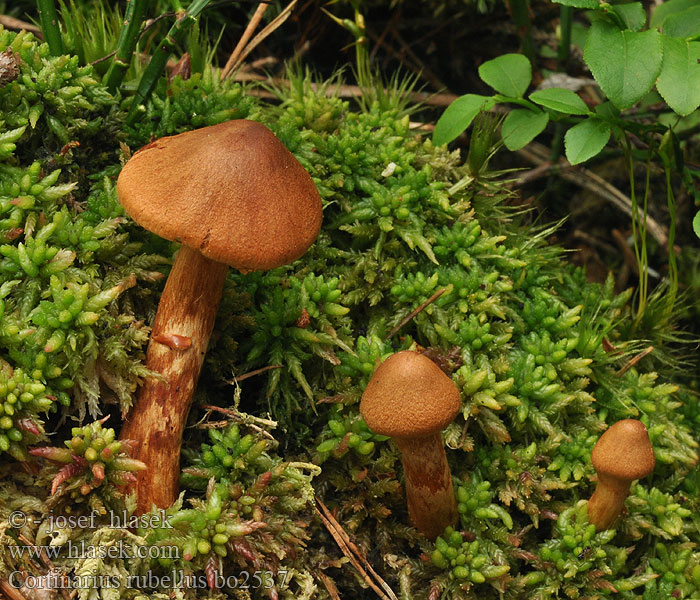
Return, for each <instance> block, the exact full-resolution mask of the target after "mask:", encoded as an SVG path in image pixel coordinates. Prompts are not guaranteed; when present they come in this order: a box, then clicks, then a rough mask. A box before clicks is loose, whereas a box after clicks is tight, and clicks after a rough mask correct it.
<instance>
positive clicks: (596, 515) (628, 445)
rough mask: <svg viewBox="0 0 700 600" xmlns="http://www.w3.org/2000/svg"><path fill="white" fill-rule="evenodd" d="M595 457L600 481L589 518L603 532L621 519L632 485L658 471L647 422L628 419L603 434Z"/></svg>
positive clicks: (593, 496) (594, 454)
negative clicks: (645, 425)
mask: <svg viewBox="0 0 700 600" xmlns="http://www.w3.org/2000/svg"><path fill="white" fill-rule="evenodd" d="M591 458H592V461H593V467H594V468H595V470H596V472H597V473H598V484H597V486H596V489H595V492H593V495H592V496H591V499H590V500H589V501H588V520H589V521H590V522H591V523H593V524H594V525H595V527H596V530H598V531H602V530H603V529H610V527H612V526H613V524H614V523H615V521H616V520H617V517H618V516H619V514H620V512H621V511H622V508H623V507H624V505H625V499H626V498H627V495H628V494H629V491H630V484H631V483H632V482H633V481H634V480H635V479H640V478H641V477H646V476H647V475H649V473H651V472H652V471H653V470H654V463H655V460H654V449H653V448H652V447H651V442H650V441H649V433H648V432H647V428H646V427H644V423H642V422H641V421H637V420H636V419H624V420H622V421H618V422H617V423H615V424H614V425H612V426H611V427H610V428H609V429H607V430H606V431H605V433H603V435H601V436H600V439H599V440H598V441H597V442H596V445H595V446H593V453H592V455H591Z"/></svg>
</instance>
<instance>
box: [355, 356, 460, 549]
mask: <svg viewBox="0 0 700 600" xmlns="http://www.w3.org/2000/svg"><path fill="white" fill-rule="evenodd" d="M461 405H462V404H461V400H460V394H459V390H458V389H457V386H455V384H454V383H453V382H452V380H451V379H450V378H449V377H448V376H447V375H445V373H443V371H442V370H441V369H440V367H438V366H437V365H436V364H435V363H434V362H433V361H432V360H430V359H429V358H427V357H426V356H423V355H422V354H418V353H417V352H411V351H408V350H404V351H402V352H397V353H396V354H392V355H391V356H390V357H389V358H387V359H386V360H385V361H384V362H383V363H382V364H381V365H379V367H377V370H376V371H375V372H374V375H372V378H371V379H370V381H369V383H368V384H367V387H366V388H365V392H364V394H363V395H362V401H361V403H360V412H361V414H362V417H363V418H364V420H365V422H366V423H367V425H368V426H369V428H370V429H372V431H374V432H375V433H378V434H380V435H388V436H390V437H391V438H393V440H394V442H395V443H396V445H397V446H398V448H399V450H400V451H401V462H402V464H403V469H404V477H405V480H406V500H407V502H408V514H409V517H410V518H411V521H412V522H413V524H414V525H415V527H416V528H417V529H418V530H419V531H420V532H421V533H423V534H424V535H425V536H426V537H428V538H429V539H435V538H436V537H437V536H439V535H440V534H442V533H443V531H444V530H445V527H447V526H448V525H454V524H455V522H456V521H457V502H456V499H455V493H454V489H453V487H452V476H451V474H450V469H449V466H448V464H447V457H446V456H445V449H444V447H443V444H442V435H441V434H440V432H441V431H442V430H443V429H444V428H445V427H446V426H447V425H448V424H449V423H450V422H451V421H452V420H453V419H454V418H455V416H456V415H457V413H458V412H459V409H460V407H461Z"/></svg>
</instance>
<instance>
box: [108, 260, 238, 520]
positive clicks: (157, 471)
mask: <svg viewBox="0 0 700 600" xmlns="http://www.w3.org/2000/svg"><path fill="white" fill-rule="evenodd" d="M227 270H228V266H227V265H225V264H223V263H219V262H215V261H212V260H210V259H208V258H205V257H203V256H202V255H201V254H200V253H199V252H197V251H196V250H192V249H190V248H188V247H186V246H182V247H181V248H180V251H179V252H178V254H177V258H176V260H175V264H174V265H173V268H172V271H171V272H170V276H169V277H168V281H167V283H166V284H165V289H164V290H163V295H162V296H161V299H160V304H159V305H158V313H157V314H156V318H155V321H154V323H153V331H152V334H151V337H152V338H156V339H167V338H169V337H172V336H179V337H181V338H189V339H190V340H191V344H190V345H189V347H186V348H178V347H177V345H172V344H164V343H159V342H156V341H154V340H153V339H152V340H151V342H150V344H149V345H148V350H147V354H146V366H147V367H148V368H149V369H151V370H153V371H155V372H157V373H160V375H161V377H160V378H155V377H153V378H149V379H147V380H146V381H145V382H144V384H143V385H142V386H141V388H139V392H138V396H137V400H136V404H135V405H134V407H133V408H132V409H131V411H130V412H129V415H128V417H127V419H126V421H125V423H124V426H123V427H122V430H121V434H120V438H121V439H132V440H135V441H136V444H135V453H134V454H133V456H134V458H137V459H139V460H142V461H143V462H144V463H146V465H147V467H148V468H147V470H146V471H142V472H140V473H138V474H137V485H136V489H137V492H138V508H137V512H138V514H142V513H144V512H148V511H149V510H150V508H151V504H152V503H155V505H156V506H157V507H159V508H166V507H168V506H169V505H170V504H172V503H173V502H174V501H175V499H176V498H177V494H178V489H179V478H180V446H181V444H182V432H183V430H184V428H185V423H186V422H187V415H188V413H189V410H190V405H191V403H192V396H193V394H194V390H195V388H196V387H197V380H198V379H199V373H200V371H201V368H202V362H203V360H204V355H205V353H206V350H207V345H208V344H209V337H210V336H211V332H212V329H213V327H214V320H215V318H216V313H217V310H218V307H219V302H220V300H221V294H222V290H223V285H224V280H225V278H226V272H227Z"/></svg>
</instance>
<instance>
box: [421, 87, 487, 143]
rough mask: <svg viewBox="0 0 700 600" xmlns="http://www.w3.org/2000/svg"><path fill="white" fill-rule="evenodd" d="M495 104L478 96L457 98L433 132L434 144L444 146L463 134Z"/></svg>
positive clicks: (441, 117) (485, 97)
mask: <svg viewBox="0 0 700 600" xmlns="http://www.w3.org/2000/svg"><path fill="white" fill-rule="evenodd" d="M494 104H495V101H494V100H493V98H489V97H488V96H479V95H478V94H465V95H464V96H460V97H459V98H457V99H456V100H455V101H454V102H453V103H452V104H450V105H449V106H448V107H447V108H446V109H445V112H444V113H442V115H441V116H440V118H439V119H438V121H437V123H435V131H433V144H435V145H436V146H442V144H447V143H448V142H451V141H452V140H454V139H455V138H456V137H457V136H458V135H459V134H460V133H462V132H463V131H464V130H465V129H466V128H467V127H469V125H471V123H472V121H473V120H474V118H475V117H476V115H478V114H479V113H480V112H481V111H482V110H488V109H489V108H491V107H492V106H493V105H494Z"/></svg>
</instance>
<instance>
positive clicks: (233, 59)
mask: <svg viewBox="0 0 700 600" xmlns="http://www.w3.org/2000/svg"><path fill="white" fill-rule="evenodd" d="M268 6H269V4H265V3H264V2H263V3H260V4H259V5H258V8H257V9H256V10H255V13H254V14H253V16H252V17H251V19H250V21H249V22H248V26H247V27H246V28H245V31H244V32H243V35H242V36H241V39H240V40H238V44H236V47H235V48H234V49H233V52H231V56H229V57H228V60H227V61H226V65H225V66H224V68H223V70H222V71H221V75H222V77H228V75H229V73H230V72H231V71H233V68H234V65H235V64H237V63H238V57H239V56H240V55H241V53H242V52H243V49H244V48H245V45H246V44H247V43H248V40H250V38H251V36H252V35H253V32H254V31H255V30H256V29H257V27H258V25H259V24H260V21H261V19H262V18H263V15H264V14H265V11H266V10H267V7H268Z"/></svg>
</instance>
